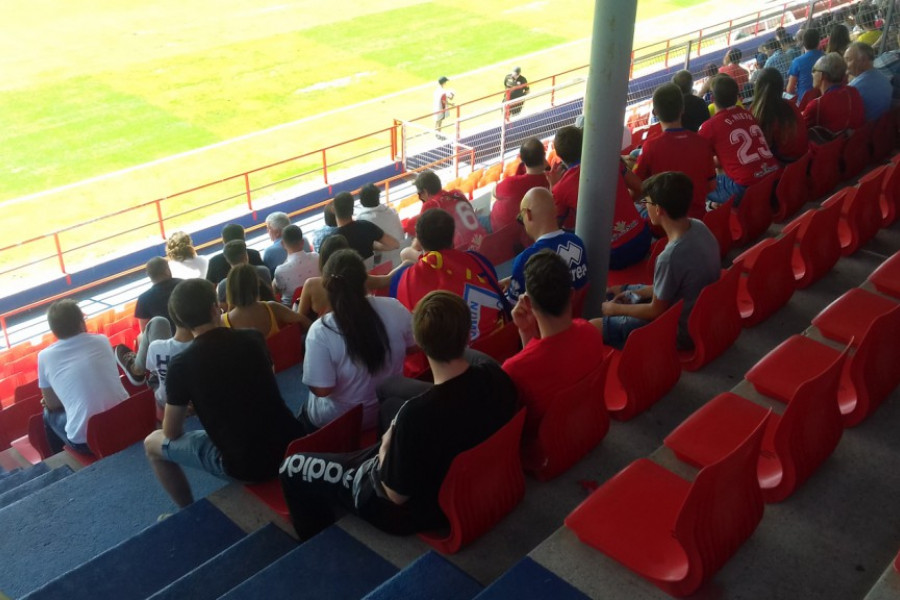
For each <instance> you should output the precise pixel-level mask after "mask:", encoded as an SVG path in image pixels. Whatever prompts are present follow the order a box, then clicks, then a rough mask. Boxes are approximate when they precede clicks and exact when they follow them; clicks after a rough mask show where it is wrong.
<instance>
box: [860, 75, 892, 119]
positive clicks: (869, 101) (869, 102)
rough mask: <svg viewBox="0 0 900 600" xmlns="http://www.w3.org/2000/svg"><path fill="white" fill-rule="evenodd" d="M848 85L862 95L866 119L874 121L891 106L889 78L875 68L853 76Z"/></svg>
mask: <svg viewBox="0 0 900 600" xmlns="http://www.w3.org/2000/svg"><path fill="white" fill-rule="evenodd" d="M850 85H851V86H853V87H855V88H856V89H857V90H858V91H859V95H860V96H862V100H863V107H865V110H866V121H875V120H876V119H878V118H879V117H880V116H881V115H883V114H884V113H886V112H887V111H888V110H890V108H891V96H892V94H893V91H894V89H893V87H892V86H891V80H890V79H888V78H887V77H885V76H884V75H882V74H881V72H879V71H878V70H877V69H869V70H868V71H864V72H862V73H860V74H859V75H857V76H856V77H854V78H853V80H852V81H851V82H850Z"/></svg>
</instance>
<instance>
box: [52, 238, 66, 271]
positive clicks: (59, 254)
mask: <svg viewBox="0 0 900 600" xmlns="http://www.w3.org/2000/svg"><path fill="white" fill-rule="evenodd" d="M53 243H54V244H56V256H57V258H59V270H60V272H61V273H62V274H63V275H65V276H66V277H68V273H66V262H65V261H64V260H63V251H62V244H60V243H59V233H54V234H53Z"/></svg>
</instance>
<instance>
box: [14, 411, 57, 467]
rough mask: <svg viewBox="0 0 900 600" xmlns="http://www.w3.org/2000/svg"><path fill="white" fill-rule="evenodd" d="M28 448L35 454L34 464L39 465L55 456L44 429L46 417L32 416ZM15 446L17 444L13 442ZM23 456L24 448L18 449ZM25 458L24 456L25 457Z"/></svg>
mask: <svg viewBox="0 0 900 600" xmlns="http://www.w3.org/2000/svg"><path fill="white" fill-rule="evenodd" d="M27 439H28V446H29V447H30V448H31V450H32V452H33V453H34V456H33V458H34V460H33V461H30V462H32V464H37V463H38V462H40V461H41V460H43V459H45V458H49V457H50V456H52V455H53V451H52V450H51V449H50V442H48V441H47V430H46V429H44V415H43V414H40V415H31V418H30V419H28V438H27ZM13 443H14V444H15V443H16V442H13ZM16 449H17V450H18V451H19V454H22V448H20V447H17V448H16ZM23 456H24V455H23Z"/></svg>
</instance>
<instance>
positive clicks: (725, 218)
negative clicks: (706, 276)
mask: <svg viewBox="0 0 900 600" xmlns="http://www.w3.org/2000/svg"><path fill="white" fill-rule="evenodd" d="M703 224H704V225H706V227H707V228H709V230H710V231H711V232H712V234H713V236H715V238H716V241H717V242H719V258H725V255H726V254H728V251H729V250H731V247H732V246H733V245H734V240H733V239H732V236H731V200H729V201H728V202H726V203H725V204H723V205H722V206H720V207H719V208H717V209H715V210H711V211H708V212H707V213H706V214H705V215H703Z"/></svg>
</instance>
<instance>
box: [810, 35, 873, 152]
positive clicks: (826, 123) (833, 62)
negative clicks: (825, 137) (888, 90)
mask: <svg viewBox="0 0 900 600" xmlns="http://www.w3.org/2000/svg"><path fill="white" fill-rule="evenodd" d="M846 75H847V64H846V63H845V62H844V59H843V58H841V55H840V54H837V53H836V52H832V53H831V54H826V55H825V56H823V57H822V58H820V59H819V60H817V61H816V66H815V69H814V71H813V84H814V85H815V88H816V89H817V90H818V92H819V94H820V95H819V97H817V98H814V99H813V100H811V101H810V102H809V104H807V105H806V108H804V109H803V120H804V121H805V122H806V126H807V127H822V128H824V129H826V130H828V131H829V132H830V133H831V134H835V135H836V134H839V133H843V132H845V131H847V130H853V129H858V128H859V127H862V125H863V123H865V120H866V116H865V108H864V107H863V101H862V97H861V96H860V95H859V92H858V91H857V90H856V88H853V87H850V86H849V85H844V79H845V77H846Z"/></svg>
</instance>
